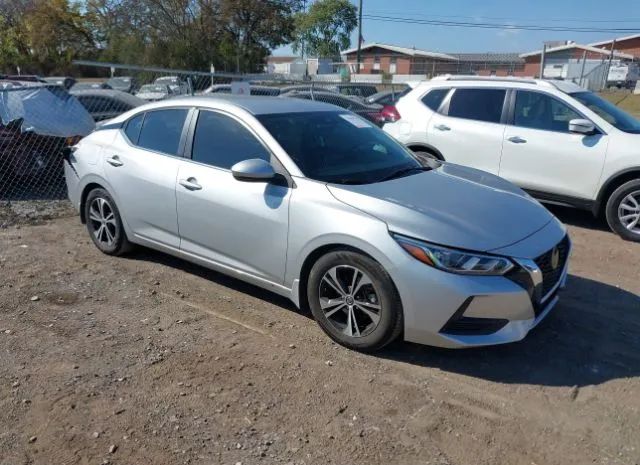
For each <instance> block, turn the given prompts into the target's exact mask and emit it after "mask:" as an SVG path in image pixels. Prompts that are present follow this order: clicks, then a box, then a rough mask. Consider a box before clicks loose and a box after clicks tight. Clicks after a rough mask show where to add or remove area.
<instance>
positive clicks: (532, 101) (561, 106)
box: [513, 91, 583, 133]
mask: <svg viewBox="0 0 640 465" xmlns="http://www.w3.org/2000/svg"><path fill="white" fill-rule="evenodd" d="M572 119H583V118H582V116H581V115H580V114H579V113H577V112H576V111H575V110H573V109H571V108H570V107H569V106H568V105H567V104H565V103H564V102H561V101H560V100H558V99H555V98H553V97H552V96H550V95H547V94H543V93H540V92H529V91H518V93H517V94H516V106H515V110H514V115H513V124H514V125H515V126H519V127H522V128H531V129H541V130H544V131H556V132H567V133H568V132H569V121H571V120H572Z"/></svg>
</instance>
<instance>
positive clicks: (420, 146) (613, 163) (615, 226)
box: [384, 77, 640, 241]
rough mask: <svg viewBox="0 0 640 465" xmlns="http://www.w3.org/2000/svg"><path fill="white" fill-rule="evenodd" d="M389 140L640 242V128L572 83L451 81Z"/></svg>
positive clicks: (424, 94)
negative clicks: (590, 217) (585, 213)
mask: <svg viewBox="0 0 640 465" xmlns="http://www.w3.org/2000/svg"><path fill="white" fill-rule="evenodd" d="M396 108H397V110H398V112H399V116H400V117H401V119H400V120H398V121H397V122H395V123H389V124H386V125H385V126H384V130H385V131H387V132H388V133H389V134H391V135H392V136H394V137H395V138H396V139H398V140H399V141H400V142H402V143H403V144H405V145H406V146H407V147H409V148H410V149H411V150H413V151H414V152H416V153H417V154H419V155H421V156H426V157H433V158H439V159H443V160H447V161H450V162H453V163H458V164H461V165H467V166H471V167H474V168H479V169H482V170H484V171H487V172H489V173H493V174H497V175H500V176H501V177H503V178H505V179H507V180H509V181H511V182H513V183H515V184H517V185H518V186H520V187H522V188H523V189H525V190H526V191H528V192H529V193H530V194H531V195H532V196H534V197H535V198H537V199H539V200H541V201H543V202H549V203H559V204H562V205H569V206H572V207H577V208H583V209H586V210H589V211H591V212H593V214H594V215H601V214H602V215H604V216H606V218H607V221H608V223H609V226H610V227H611V229H612V230H613V231H615V232H616V233H618V234H619V235H620V236H621V237H623V238H625V239H628V240H632V241H640V150H639V149H638V147H639V146H640V121H638V120H637V119H635V118H633V117H632V116H630V115H629V114H627V113H625V112H624V111H622V110H620V109H619V108H617V107H616V106H614V105H613V104H611V103H609V102H608V101H606V100H604V99H602V98H600V97H599V96H598V95H597V94H594V93H592V92H588V91H585V90H584V89H582V88H581V87H579V86H577V85H575V84H573V83H571V82H567V81H542V80H531V79H506V78H505V79H499V78H472V77H445V78H442V79H433V80H431V81H428V82H425V83H423V84H421V85H420V86H418V87H417V88H416V89H415V90H413V91H412V92H410V93H409V94H407V95H406V96H405V97H403V98H401V99H400V100H399V101H398V104H397V105H396Z"/></svg>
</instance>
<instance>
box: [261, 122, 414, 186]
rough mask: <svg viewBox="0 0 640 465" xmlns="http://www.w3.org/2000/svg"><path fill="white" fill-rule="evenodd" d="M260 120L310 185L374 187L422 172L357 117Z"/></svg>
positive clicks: (409, 156)
mask: <svg viewBox="0 0 640 465" xmlns="http://www.w3.org/2000/svg"><path fill="white" fill-rule="evenodd" d="M258 119H259V120H260V122H261V123H262V124H263V125H264V127H265V128H266V129H267V130H268V131H269V132H270V133H271V135H272V136H273V137H274V138H275V139H276V140H277V141H278V143H279V144H280V145H281V146H282V148H283V149H284V150H285V151H286V152H287V153H288V154H289V156H290V157H291V159H292V160H293V161H294V162H295V163H296V165H297V166H298V168H300V171H302V173H303V174H304V175H305V176H306V177H308V178H310V179H315V180H317V181H322V182H330V183H336V184H370V183H374V182H380V181H382V180H383V179H385V178H387V177H389V176H390V175H392V174H393V173H395V172H398V171H400V170H405V169H406V170H410V169H411V168H416V172H418V171H417V169H420V168H422V165H421V164H420V163H419V162H418V161H417V160H416V159H415V158H414V157H413V155H412V154H411V152H409V151H408V150H407V149H405V148H404V147H403V146H402V145H401V144H400V143H398V142H396V141H395V140H394V139H392V138H391V137H390V136H388V135H387V134H385V133H384V132H383V131H381V130H380V129H378V128H377V127H376V126H374V125H373V124H371V123H369V122H368V121H366V120H364V119H362V118H360V117H359V116H356V115H354V114H351V113H344V112H333V111H318V112H300V113H276V114H270V115H261V116H258ZM408 174H409V172H407V175H408Z"/></svg>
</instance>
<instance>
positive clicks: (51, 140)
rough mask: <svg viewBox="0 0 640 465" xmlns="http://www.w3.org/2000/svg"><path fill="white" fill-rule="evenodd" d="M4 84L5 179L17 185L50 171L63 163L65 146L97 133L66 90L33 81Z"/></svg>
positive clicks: (0, 119)
mask: <svg viewBox="0 0 640 465" xmlns="http://www.w3.org/2000/svg"><path fill="white" fill-rule="evenodd" d="M4 84H7V83H6V82H4V81H3V82H2V83H0V174H1V175H2V177H3V178H4V179H8V180H13V181H14V182H16V183H17V182H20V179H23V178H26V177H30V176H37V175H39V174H40V173H42V172H44V171H45V170H49V169H50V167H51V166H53V165H55V164H58V163H61V161H62V149H63V148H64V147H65V146H67V145H73V144H75V143H76V142H77V141H78V140H79V139H80V137H82V136H86V135H87V134H89V133H90V132H91V131H93V129H94V127H95V124H94V122H93V119H91V116H90V115H89V114H88V113H87V111H86V110H85V109H84V107H83V106H82V105H81V104H80V103H79V102H78V101H77V100H76V99H75V98H74V97H72V96H70V95H69V94H68V93H67V92H66V91H65V90H64V88H62V87H56V86H47V85H43V84H41V83H34V82H29V81H27V82H16V81H11V82H9V83H8V84H7V85H4ZM58 169H60V175H61V174H62V170H61V167H58ZM3 184H5V185H6V183H3Z"/></svg>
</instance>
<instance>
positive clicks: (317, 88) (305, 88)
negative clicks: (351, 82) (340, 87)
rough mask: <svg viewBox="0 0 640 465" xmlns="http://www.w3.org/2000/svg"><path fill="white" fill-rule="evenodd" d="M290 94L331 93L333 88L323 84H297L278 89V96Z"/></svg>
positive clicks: (333, 91) (333, 90)
mask: <svg viewBox="0 0 640 465" xmlns="http://www.w3.org/2000/svg"><path fill="white" fill-rule="evenodd" d="M291 92H332V93H337V92H336V91H335V86H325V85H323V84H321V83H320V84H299V85H295V86H284V87H281V88H280V95H284V94H288V93H291Z"/></svg>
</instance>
